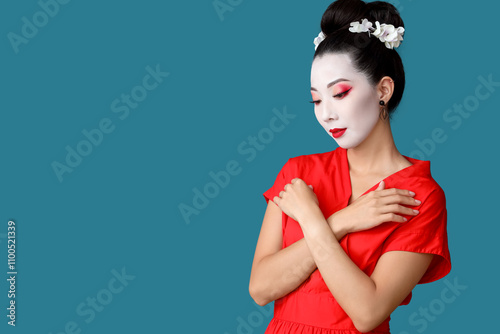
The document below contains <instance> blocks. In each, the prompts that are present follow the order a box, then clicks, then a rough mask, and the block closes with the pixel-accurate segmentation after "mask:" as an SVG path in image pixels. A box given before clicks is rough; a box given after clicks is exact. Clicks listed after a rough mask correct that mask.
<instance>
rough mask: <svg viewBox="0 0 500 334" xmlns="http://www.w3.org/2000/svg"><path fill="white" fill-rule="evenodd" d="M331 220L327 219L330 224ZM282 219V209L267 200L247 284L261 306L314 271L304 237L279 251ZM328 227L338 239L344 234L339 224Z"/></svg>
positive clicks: (279, 296)
mask: <svg viewBox="0 0 500 334" xmlns="http://www.w3.org/2000/svg"><path fill="white" fill-rule="evenodd" d="M330 218H333V215H332V216H331V217H330ZM330 218H328V220H329V221H331V222H333V219H330ZM281 220H282V211H281V209H280V208H279V207H278V206H277V205H276V204H275V203H274V202H273V201H269V202H268V205H267V209H266V213H265V215H264V220H263V223H262V227H261V231H260V235H259V239H258V241H257V247H256V250H255V255H254V259H253V264H252V271H251V274H250V284H249V292H250V295H251V296H252V298H253V299H254V301H255V302H256V303H257V304H259V305H261V306H264V305H266V304H268V303H269V302H271V301H273V300H276V299H278V298H281V297H283V296H285V295H287V294H288V293H289V292H291V291H293V290H295V289H296V288H297V287H298V286H299V285H300V284H302V282H304V281H305V280H306V279H307V278H308V277H309V276H310V275H311V273H312V272H313V271H314V270H315V269H316V268H317V266H316V263H315V261H314V258H313V256H312V254H311V252H310V250H309V247H308V246H307V244H306V241H305V239H304V238H302V239H300V240H298V241H297V242H295V243H293V244H292V245H290V246H289V247H286V248H284V249H281V247H282V242H283V239H282V229H281V224H282V222H281ZM331 226H332V228H333V229H332V230H330V233H331V234H332V236H334V238H335V239H337V240H340V239H341V238H342V237H343V236H344V235H345V234H346V233H347V231H345V230H344V229H342V227H341V224H340V223H338V224H332V225H331Z"/></svg>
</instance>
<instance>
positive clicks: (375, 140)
mask: <svg viewBox="0 0 500 334" xmlns="http://www.w3.org/2000/svg"><path fill="white" fill-rule="evenodd" d="M347 158H348V160H349V170H350V171H351V173H355V174H362V175H368V174H388V173H391V172H392V171H394V170H395V169H401V168H403V165H404V164H408V163H409V162H408V161H407V160H406V159H405V158H404V157H403V156H402V155H401V154H400V153H399V151H398V149H397V148H396V144H395V143H394V138H393V136H392V131H391V125H390V122H389V120H388V119H387V120H381V119H379V121H378V122H377V124H376V125H375V127H374V128H373V130H372V132H371V133H370V135H369V136H368V137H367V138H366V139H365V140H364V141H363V142H362V143H361V144H359V145H358V146H356V147H353V148H349V149H347Z"/></svg>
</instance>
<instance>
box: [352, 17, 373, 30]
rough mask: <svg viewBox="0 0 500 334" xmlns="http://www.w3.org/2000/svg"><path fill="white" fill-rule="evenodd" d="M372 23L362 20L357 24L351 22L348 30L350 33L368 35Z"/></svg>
mask: <svg viewBox="0 0 500 334" xmlns="http://www.w3.org/2000/svg"><path fill="white" fill-rule="evenodd" d="M372 26H373V23H371V22H370V21H368V20H367V19H363V21H361V23H359V22H351V27H350V28H349V31H350V32H368V33H370V29H372Z"/></svg>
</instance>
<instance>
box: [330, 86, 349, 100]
mask: <svg viewBox="0 0 500 334" xmlns="http://www.w3.org/2000/svg"><path fill="white" fill-rule="evenodd" d="M351 89H352V88H349V89H348V90H346V91H345V92H342V93H339V94H337V95H334V96H333V97H340V98H343V97H344V96H346V95H347V93H349V92H350V91H351Z"/></svg>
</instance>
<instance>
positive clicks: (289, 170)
mask: <svg viewBox="0 0 500 334" xmlns="http://www.w3.org/2000/svg"><path fill="white" fill-rule="evenodd" d="M293 165H294V164H293V158H291V159H288V161H287V162H286V163H285V164H284V165H283V167H282V168H281V170H280V171H279V173H278V176H276V180H275V181H274V184H273V185H272V187H271V188H269V189H268V190H266V191H265V192H264V193H263V195H264V198H265V200H266V203H267V202H269V200H271V201H272V200H273V198H274V197H275V196H278V195H279V193H280V192H281V191H282V190H283V188H284V187H285V185H286V184H287V183H290V182H291V180H292V179H293V178H294V168H293Z"/></svg>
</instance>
